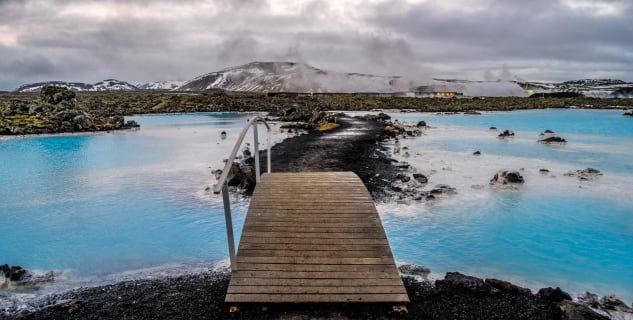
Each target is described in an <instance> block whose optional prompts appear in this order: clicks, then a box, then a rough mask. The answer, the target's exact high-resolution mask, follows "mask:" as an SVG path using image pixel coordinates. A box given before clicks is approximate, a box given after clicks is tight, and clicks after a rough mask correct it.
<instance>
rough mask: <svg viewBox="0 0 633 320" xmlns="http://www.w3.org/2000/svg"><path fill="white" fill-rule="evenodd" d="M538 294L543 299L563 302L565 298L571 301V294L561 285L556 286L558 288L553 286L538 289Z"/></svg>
mask: <svg viewBox="0 0 633 320" xmlns="http://www.w3.org/2000/svg"><path fill="white" fill-rule="evenodd" d="M536 296H537V297H538V298H540V299H542V300H547V301H551V302H561V301H563V300H570V301H571V296H570V295H569V293H567V292H565V291H563V290H562V289H561V288H559V287H556V289H554V288H552V287H547V288H542V289H541V290H539V291H538V293H537V294H536Z"/></svg>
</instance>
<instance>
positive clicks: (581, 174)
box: [564, 168, 602, 180]
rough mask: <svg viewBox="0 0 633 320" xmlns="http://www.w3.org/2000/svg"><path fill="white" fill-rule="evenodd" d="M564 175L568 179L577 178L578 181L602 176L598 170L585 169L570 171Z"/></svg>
mask: <svg viewBox="0 0 633 320" xmlns="http://www.w3.org/2000/svg"><path fill="white" fill-rule="evenodd" d="M564 175H565V176H568V177H578V179H580V180H594V179H596V178H598V177H600V176H602V172H600V170H598V169H594V168H587V169H584V170H576V171H570V172H567V173H565V174H564Z"/></svg>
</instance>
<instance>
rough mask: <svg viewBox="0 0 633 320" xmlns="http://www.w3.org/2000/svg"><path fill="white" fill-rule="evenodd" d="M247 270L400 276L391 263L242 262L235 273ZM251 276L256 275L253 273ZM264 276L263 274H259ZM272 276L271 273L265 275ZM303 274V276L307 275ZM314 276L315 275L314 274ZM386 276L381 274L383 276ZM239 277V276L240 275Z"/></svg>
mask: <svg viewBox="0 0 633 320" xmlns="http://www.w3.org/2000/svg"><path fill="white" fill-rule="evenodd" d="M246 271H287V272H320V273H326V274H325V275H327V273H328V272H332V273H338V274H339V276H341V275H343V274H344V275H345V276H346V278H359V277H361V275H363V277H366V276H367V274H362V272H376V273H387V274H389V275H390V276H391V277H393V278H399V275H398V272H396V270H394V269H393V265H391V264H302V265H298V264H282V263H242V264H241V265H240V270H236V271H235V274H237V275H243V274H244V272H246ZM251 276H255V275H254V274H251ZM259 276H260V277H261V276H262V275H261V274H260V275H259ZM265 276H266V277H268V276H270V275H269V274H266V275H265ZM277 276H278V277H284V275H283V274H277ZM305 276H306V275H303V276H302V277H305ZM312 276H313V275H312ZM383 277H384V276H381V278H383ZM238 278H239V277H238Z"/></svg>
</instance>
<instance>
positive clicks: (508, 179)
mask: <svg viewBox="0 0 633 320" xmlns="http://www.w3.org/2000/svg"><path fill="white" fill-rule="evenodd" d="M524 182H525V180H524V179H523V176H521V174H520V173H518V172H517V171H506V170H500V171H498V172H497V173H495V176H494V177H493V178H492V179H491V180H490V184H522V183H524Z"/></svg>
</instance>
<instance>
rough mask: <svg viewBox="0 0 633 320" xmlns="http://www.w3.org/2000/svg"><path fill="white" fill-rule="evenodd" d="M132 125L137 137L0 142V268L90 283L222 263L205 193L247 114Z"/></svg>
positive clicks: (218, 232)
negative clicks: (177, 265)
mask: <svg viewBox="0 0 633 320" xmlns="http://www.w3.org/2000/svg"><path fill="white" fill-rule="evenodd" d="M134 119H135V120H138V121H139V122H140V123H141V124H142V125H143V128H142V129H141V130H139V131H132V132H120V133H116V134H103V135H73V136H50V137H29V138H18V139H8V140H3V141H0V158H1V159H2V167H0V181H2V184H1V185H0V197H1V199H2V202H0V215H1V217H2V221H3V223H1V224H0V242H1V243H3V244H4V245H3V246H1V247H0V261H2V263H9V264H12V265H21V266H24V267H27V268H30V269H40V270H51V269H53V270H70V271H72V272H73V273H74V274H75V275H76V276H94V275H104V274H112V273H117V272H123V271H128V270H134V269H142V268H148V267H153V266H157V265H161V264H165V263H170V262H174V261H176V262H183V261H185V262H194V261H198V260H219V259H224V258H225V257H226V256H227V249H226V233H225V229H224V215H223V211H222V207H221V202H220V200H219V199H218V197H217V196H214V195H212V194H210V193H209V192H205V188H206V187H207V186H209V185H210V184H212V183H214V180H215V179H213V181H211V177H212V175H211V168H209V166H211V165H215V166H216V168H214V169H217V167H220V165H221V164H222V161H221V160H222V159H223V157H227V156H228V153H229V148H231V147H232V145H233V143H234V139H235V137H236V136H237V135H238V134H239V131H241V129H242V127H243V126H244V124H245V122H246V119H247V115H239V114H235V113H227V114H203V115H170V116H144V117H136V118H134ZM222 130H226V131H227V132H228V136H229V137H233V141H222V140H221V139H220V132H221V131H222ZM234 211H235V212H234V213H235V218H236V223H237V224H240V223H241V221H242V220H243V216H244V212H245V208H244V204H243V203H239V202H238V203H237V206H236V207H235V208H234Z"/></svg>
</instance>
